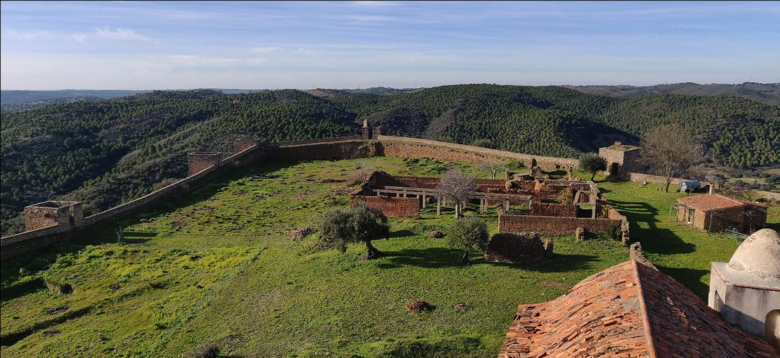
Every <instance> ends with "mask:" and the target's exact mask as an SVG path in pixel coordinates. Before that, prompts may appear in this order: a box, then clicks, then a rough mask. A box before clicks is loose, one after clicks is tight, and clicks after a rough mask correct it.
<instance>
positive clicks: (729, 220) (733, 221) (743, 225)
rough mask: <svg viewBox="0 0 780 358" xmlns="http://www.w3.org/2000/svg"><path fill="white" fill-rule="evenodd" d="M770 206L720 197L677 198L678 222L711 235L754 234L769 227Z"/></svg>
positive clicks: (714, 195) (707, 195)
mask: <svg viewBox="0 0 780 358" xmlns="http://www.w3.org/2000/svg"><path fill="white" fill-rule="evenodd" d="M766 215H767V207H766V206H763V205H760V204H758V203H754V202H751V201H747V200H742V199H737V198H730V197H726V196H723V195H718V194H706V195H697V196H691V197H687V198H680V199H677V221H678V222H680V221H682V222H685V223H688V224H690V225H693V227H695V228H697V229H700V230H704V231H707V232H721V231H724V230H728V229H731V230H737V231H739V232H741V233H751V232H753V231H756V230H758V229H761V228H763V227H764V226H766Z"/></svg>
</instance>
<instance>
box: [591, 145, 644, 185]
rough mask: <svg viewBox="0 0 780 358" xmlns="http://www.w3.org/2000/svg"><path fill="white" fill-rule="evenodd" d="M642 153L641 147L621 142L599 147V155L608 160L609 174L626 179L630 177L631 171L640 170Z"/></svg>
mask: <svg viewBox="0 0 780 358" xmlns="http://www.w3.org/2000/svg"><path fill="white" fill-rule="evenodd" d="M641 153H642V151H641V148H639V147H636V146H632V145H623V144H621V143H620V142H615V144H613V145H611V146H609V147H603V148H599V156H600V157H602V158H604V159H606V160H607V175H608V176H609V177H612V178H619V179H625V180H628V179H629V173H631V172H638V171H639V155H640V154H641Z"/></svg>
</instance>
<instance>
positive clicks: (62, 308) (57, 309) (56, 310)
mask: <svg viewBox="0 0 780 358" xmlns="http://www.w3.org/2000/svg"><path fill="white" fill-rule="evenodd" d="M68 308H69V307H68V305H64V306H59V307H55V308H47V309H46V313H47V314H50V315H56V314H60V313H62V312H65V311H67V310H68Z"/></svg>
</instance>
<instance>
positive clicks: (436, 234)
mask: <svg viewBox="0 0 780 358" xmlns="http://www.w3.org/2000/svg"><path fill="white" fill-rule="evenodd" d="M428 237H430V238H432V239H441V238H443V237H444V233H442V232H441V231H431V232H429V233H428Z"/></svg>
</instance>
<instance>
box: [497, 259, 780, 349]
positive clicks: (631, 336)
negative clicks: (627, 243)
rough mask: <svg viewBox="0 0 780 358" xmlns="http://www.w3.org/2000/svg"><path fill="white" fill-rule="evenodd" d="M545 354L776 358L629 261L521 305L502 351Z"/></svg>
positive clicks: (678, 288) (683, 291)
mask: <svg viewBox="0 0 780 358" xmlns="http://www.w3.org/2000/svg"><path fill="white" fill-rule="evenodd" d="M498 356H499V357H500V358H504V357H512V358H526V357H527V358H530V357H534V358H541V357H591V356H600V357H656V356H657V357H776V353H775V352H774V350H773V349H772V348H771V346H769V344H767V343H765V342H763V341H760V340H757V339H755V338H753V337H751V336H749V335H748V334H746V333H743V332H742V331H740V330H738V329H736V328H733V327H731V326H729V325H728V324H726V323H725V322H724V321H723V320H722V319H721V318H720V316H719V315H718V313H717V312H715V311H714V310H712V309H710V308H709V307H707V305H706V304H705V303H704V302H702V301H701V300H700V299H699V298H698V297H697V296H696V295H695V294H694V293H693V292H691V291H690V290H688V289H687V288H685V287H684V286H683V285H682V284H680V283H678V282H677V281H675V280H674V279H672V278H670V277H669V276H666V275H664V274H662V273H660V272H658V271H657V270H655V269H652V268H649V267H647V266H645V265H642V264H638V263H636V262H635V261H633V260H632V261H629V262H625V263H622V264H619V265H616V266H613V267H610V268H608V269H606V270H604V271H602V272H599V273H597V274H595V275H593V276H590V277H588V278H586V279H585V280H582V281H581V282H580V283H579V284H577V285H576V286H574V287H573V288H572V289H571V290H569V292H567V293H566V294H565V295H563V296H561V297H559V298H557V299H555V300H553V301H550V302H545V303H541V304H532V305H520V306H519V307H518V310H517V314H516V315H515V319H514V321H513V322H512V325H511V326H510V328H509V332H508V333H507V335H506V340H505V341H504V345H503V346H502V349H501V352H500V353H499V354H498Z"/></svg>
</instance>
